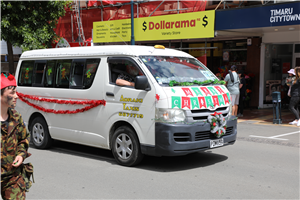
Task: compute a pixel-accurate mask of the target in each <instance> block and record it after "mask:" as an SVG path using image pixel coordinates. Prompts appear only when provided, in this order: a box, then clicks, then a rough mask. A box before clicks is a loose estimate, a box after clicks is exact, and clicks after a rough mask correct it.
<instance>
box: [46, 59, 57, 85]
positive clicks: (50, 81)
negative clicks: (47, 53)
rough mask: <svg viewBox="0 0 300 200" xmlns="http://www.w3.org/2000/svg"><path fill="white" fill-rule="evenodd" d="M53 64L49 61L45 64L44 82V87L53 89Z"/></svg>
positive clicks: (54, 62) (53, 62) (53, 61)
mask: <svg viewBox="0 0 300 200" xmlns="http://www.w3.org/2000/svg"><path fill="white" fill-rule="evenodd" d="M55 64H56V61H55V60H50V61H48V62H47V65H46V70H45V80H44V86H45V87H53V85H54V74H55Z"/></svg>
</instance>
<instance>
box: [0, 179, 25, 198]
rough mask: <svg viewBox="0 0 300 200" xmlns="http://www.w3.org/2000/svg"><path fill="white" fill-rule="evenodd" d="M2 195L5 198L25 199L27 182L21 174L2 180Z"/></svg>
mask: <svg viewBox="0 0 300 200" xmlns="http://www.w3.org/2000/svg"><path fill="white" fill-rule="evenodd" d="M1 196H2V199H3V200H8V199H15V200H23V199H25V197H26V193H25V182H24V179H23V177H22V175H21V174H20V175H18V176H13V177H11V178H9V179H8V180H4V181H3V180H1Z"/></svg>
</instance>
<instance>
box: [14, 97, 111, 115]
mask: <svg viewBox="0 0 300 200" xmlns="http://www.w3.org/2000/svg"><path fill="white" fill-rule="evenodd" d="M17 95H18V97H19V99H20V100H21V101H23V102H25V103H27V104H28V105H30V106H32V107H34V108H36V109H38V110H41V111H44V112H47V113H54V114H76V113H79V112H85V111H87V110H90V109H92V108H94V107H97V106H99V105H104V106H105V104H106V101H105V100H87V101H70V100H57V99H46V98H41V97H35V96H31V95H26V94H22V93H19V92H17ZM27 99H31V100H35V101H45V102H49V103H57V104H71V105H86V106H85V107H84V108H80V109H76V110H54V109H46V108H43V107H41V106H38V105H36V104H33V103H31V102H29V101H28V100H27Z"/></svg>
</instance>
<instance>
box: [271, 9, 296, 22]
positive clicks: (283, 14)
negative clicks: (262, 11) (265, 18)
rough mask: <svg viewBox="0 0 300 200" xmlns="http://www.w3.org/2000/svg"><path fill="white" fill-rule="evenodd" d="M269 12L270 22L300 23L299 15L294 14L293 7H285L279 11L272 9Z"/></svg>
mask: <svg viewBox="0 0 300 200" xmlns="http://www.w3.org/2000/svg"><path fill="white" fill-rule="evenodd" d="M270 11H271V17H270V22H271V23H275V22H286V21H287V22H288V21H299V22H300V13H294V8H293V7H288V6H287V7H285V8H279V9H273V10H270Z"/></svg>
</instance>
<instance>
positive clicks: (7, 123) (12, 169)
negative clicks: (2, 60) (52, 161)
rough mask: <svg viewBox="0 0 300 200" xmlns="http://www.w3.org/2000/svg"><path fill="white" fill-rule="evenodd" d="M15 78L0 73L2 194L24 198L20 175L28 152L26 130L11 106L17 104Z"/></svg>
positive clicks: (11, 197)
mask: <svg viewBox="0 0 300 200" xmlns="http://www.w3.org/2000/svg"><path fill="white" fill-rule="evenodd" d="M16 87H17V84H16V79H15V77H14V76H13V75H11V74H10V75H9V76H8V77H7V76H6V75H4V74H3V73H2V74H1V196H2V198H3V199H4V200H6V199H25V197H26V194H25V192H26V182H25V180H24V178H23V176H22V171H23V170H22V169H23V162H24V160H25V158H27V157H29V156H30V154H29V153H28V152H27V150H28V147H29V138H30V135H29V132H28V131H27V129H26V127H25V125H24V122H23V119H22V117H21V115H20V114H19V113H18V112H17V111H16V110H14V109H13V108H14V107H15V106H16V103H17V98H18V96H17V94H16Z"/></svg>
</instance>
